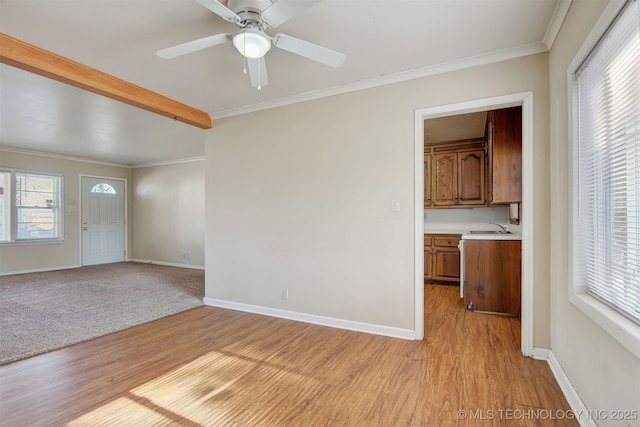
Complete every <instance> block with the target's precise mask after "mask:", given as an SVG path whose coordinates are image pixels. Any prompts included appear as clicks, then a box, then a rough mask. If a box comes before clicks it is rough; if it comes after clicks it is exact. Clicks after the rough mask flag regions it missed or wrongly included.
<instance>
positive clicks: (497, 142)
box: [487, 107, 522, 205]
mask: <svg viewBox="0 0 640 427" xmlns="http://www.w3.org/2000/svg"><path fill="white" fill-rule="evenodd" d="M487 145H488V153H489V155H488V157H489V158H488V160H489V161H488V164H489V168H490V172H489V174H487V188H488V189H489V191H488V199H489V203H490V204H492V205H500V204H509V203H519V202H521V201H522V107H513V108H504V109H500V110H494V111H489V113H488V116H487Z"/></svg>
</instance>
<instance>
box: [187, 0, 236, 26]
mask: <svg viewBox="0 0 640 427" xmlns="http://www.w3.org/2000/svg"><path fill="white" fill-rule="evenodd" d="M196 1H197V2H198V3H200V4H201V5H203V6H204V7H206V8H207V9H209V10H210V11H211V12H213V13H215V14H216V15H218V16H220V17H222V18H224V19H226V20H227V21H230V22H240V21H241V19H240V17H239V16H238V15H236V13H235V12H234V11H233V10H231V9H229V8H228V7H226V6H225V5H223V4H222V3H220V2H218V1H216V0H196Z"/></svg>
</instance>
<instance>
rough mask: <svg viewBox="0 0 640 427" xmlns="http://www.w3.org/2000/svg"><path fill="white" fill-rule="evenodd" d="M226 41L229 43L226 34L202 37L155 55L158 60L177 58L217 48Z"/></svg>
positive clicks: (161, 50) (162, 50)
mask: <svg viewBox="0 0 640 427" xmlns="http://www.w3.org/2000/svg"><path fill="white" fill-rule="evenodd" d="M227 41H229V35H228V34H216V35H213V36H208V37H203V38H201V39H198V40H192V41H190V42H186V43H182V44H179V45H176V46H172V47H168V48H166V49H160V50H159V51H157V52H156V55H158V56H159V57H160V58H165V59H171V58H176V57H178V56H182V55H186V54H187V53H191V52H195V51H197V50H200V49H206V48H208V47H211V46H217V45H219V44H222V43H225V42H227Z"/></svg>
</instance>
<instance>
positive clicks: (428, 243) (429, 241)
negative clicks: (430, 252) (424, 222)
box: [424, 236, 433, 246]
mask: <svg viewBox="0 0 640 427" xmlns="http://www.w3.org/2000/svg"><path fill="white" fill-rule="evenodd" d="M432 244H433V237H431V236H424V245H425V246H431V245H432Z"/></svg>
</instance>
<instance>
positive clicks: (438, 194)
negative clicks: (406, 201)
mask: <svg viewBox="0 0 640 427" xmlns="http://www.w3.org/2000/svg"><path fill="white" fill-rule="evenodd" d="M424 165H425V166H424V187H425V195H424V207H425V208H431V207H433V208H448V207H462V206H464V207H467V206H469V207H472V206H486V188H485V184H486V170H485V169H486V159H485V150H484V141H466V142H460V143H454V144H445V145H440V146H434V147H425V156H424Z"/></svg>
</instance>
